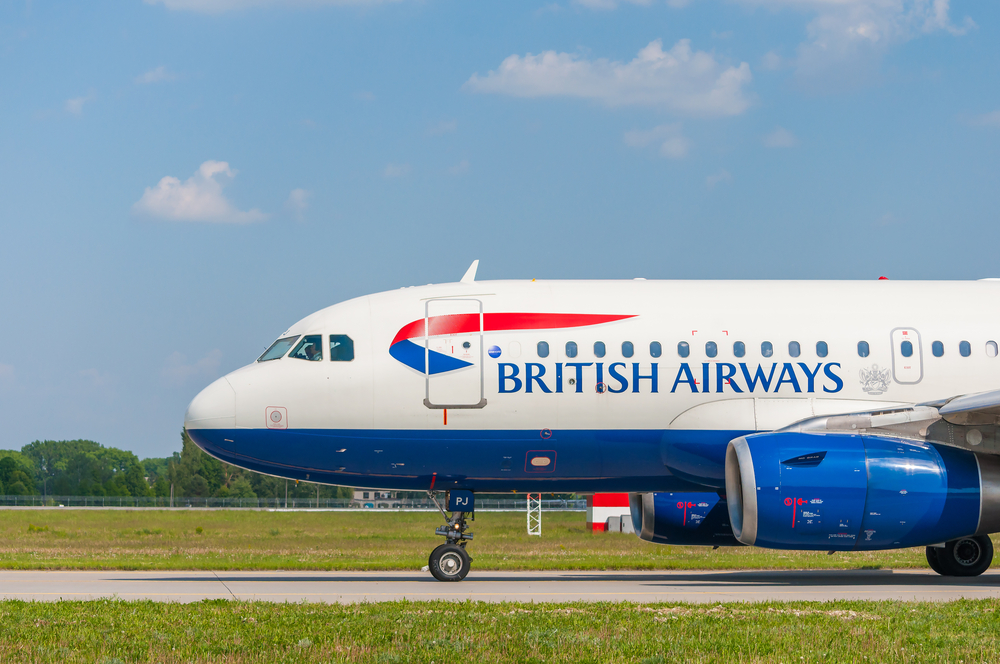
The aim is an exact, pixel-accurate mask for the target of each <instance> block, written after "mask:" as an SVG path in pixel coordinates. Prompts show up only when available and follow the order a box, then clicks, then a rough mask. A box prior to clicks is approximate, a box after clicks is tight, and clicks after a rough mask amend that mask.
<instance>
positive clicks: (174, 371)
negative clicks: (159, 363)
mask: <svg viewBox="0 0 1000 664" xmlns="http://www.w3.org/2000/svg"><path fill="white" fill-rule="evenodd" d="M221 364H222V351H221V350H219V349H218V348H216V349H215V350H213V351H210V352H209V353H208V354H207V355H205V357H203V358H201V359H200V360H197V361H195V362H188V360H187V356H186V355H184V354H183V353H181V352H180V351H174V352H173V353H171V354H170V356H169V357H167V359H166V360H165V361H164V363H163V371H162V375H163V378H164V379H165V380H166V382H167V383H168V384H170V385H176V386H181V385H184V384H185V383H186V382H188V381H189V380H191V379H192V378H198V379H200V380H202V381H206V380H211V379H213V378H215V377H217V376H218V375H219V366H220V365H221Z"/></svg>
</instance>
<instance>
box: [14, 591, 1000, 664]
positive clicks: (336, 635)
mask: <svg viewBox="0 0 1000 664" xmlns="http://www.w3.org/2000/svg"><path fill="white" fill-rule="evenodd" d="M998 610H1000V600H961V601H957V602H950V603H946V604H927V603H905V602H831V603H788V604H779V603H768V604H726V605H678V604H653V605H637V604H628V603H621V604H612V603H572V604H541V605H534V604H485V603H472V602H465V603H449V602H397V603H389V604H357V605H351V606H339V605H332V606H331V605H318V604H268V603H263V602H255V603H246V602H231V601H211V602H202V603H200V604H186V605H185V604H160V603H154V602H116V601H99V602H57V603H37V602H15V601H6V602H0V661H5V662H10V661H17V662H103V663H105V664H111V663H119V662H121V663H124V662H147V661H148V662H207V661H212V662H234V663H242V662H380V663H381V662H424V663H427V662H435V663H437V664H444V663H447V662H460V661H468V662H644V663H649V664H653V663H660V662H675V661H685V662H725V663H727V664H730V663H733V662H769V663H771V662H785V663H787V664H792V663H800V662H845V661H850V662H928V661H931V662H938V661H941V662H955V663H964V662H990V661H994V662H995V661H998V660H1000V618H998Z"/></svg>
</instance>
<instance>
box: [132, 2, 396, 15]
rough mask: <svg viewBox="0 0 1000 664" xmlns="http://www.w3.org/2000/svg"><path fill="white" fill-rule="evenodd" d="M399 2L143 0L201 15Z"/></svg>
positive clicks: (151, 3) (148, 3)
mask: <svg viewBox="0 0 1000 664" xmlns="http://www.w3.org/2000/svg"><path fill="white" fill-rule="evenodd" d="M398 1H399V0H144V2H145V3H146V4H147V5H163V6H164V7H166V8H167V9H177V10H184V11H193V12H198V13H201V14H221V13H223V12H228V11H238V10H241V9H255V8H257V7H273V6H278V7H322V6H328V5H340V6H365V5H380V4H386V3H388V2H398Z"/></svg>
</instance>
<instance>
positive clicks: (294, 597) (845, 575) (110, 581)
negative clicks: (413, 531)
mask: <svg viewBox="0 0 1000 664" xmlns="http://www.w3.org/2000/svg"><path fill="white" fill-rule="evenodd" d="M0 597H3V598H18V599H26V600H46V601H51V600H58V599H96V598H101V597H118V598H121V599H125V600H134V599H152V600H156V601H172V602H195V601H199V600H202V599H241V600H264V601H271V602H299V601H303V600H304V601H307V602H341V603H350V602H381V601H388V600H398V599H403V598H406V599H410V600H432V599H446V600H466V599H471V600H478V601H486V602H499V601H519V602H531V601H533V602H568V601H575V600H587V601H631V602H666V601H685V602H734V601H739V602H745V601H751V602H759V601H765V600H832V599H870V600H883V599H900V600H932V601H945V600H953V599H958V598H960V597H969V598H977V597H1000V571H998V572H996V573H991V572H987V573H986V574H984V575H983V576H980V577H977V578H971V579H960V578H954V577H951V578H949V577H941V576H938V575H937V574H935V573H933V572H931V571H924V570H895V571H893V570H861V571H845V570H835V571H826V570H824V571H767V572H765V571H726V572H488V571H483V572H477V571H476V570H475V569H473V571H472V572H471V573H470V574H469V576H468V578H467V579H466V580H465V581H462V582H460V583H441V582H438V581H435V580H434V579H433V578H432V577H431V575H430V574H429V573H427V572H419V571H417V572H116V571H110V572H104V571H102V572H89V571H88V572H73V571H56V572H34V571H0Z"/></svg>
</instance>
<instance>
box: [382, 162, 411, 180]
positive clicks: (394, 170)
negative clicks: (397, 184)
mask: <svg viewBox="0 0 1000 664" xmlns="http://www.w3.org/2000/svg"><path fill="white" fill-rule="evenodd" d="M409 174H410V165H409V164H387V165H386V167H385V170H384V171H382V175H384V176H385V177H387V178H401V177H403V176H404V175H409Z"/></svg>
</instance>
